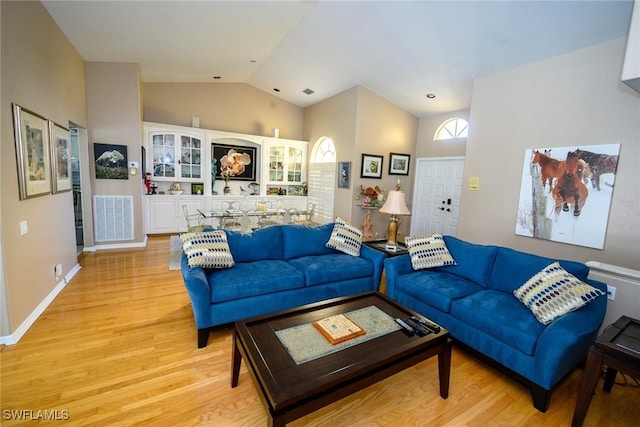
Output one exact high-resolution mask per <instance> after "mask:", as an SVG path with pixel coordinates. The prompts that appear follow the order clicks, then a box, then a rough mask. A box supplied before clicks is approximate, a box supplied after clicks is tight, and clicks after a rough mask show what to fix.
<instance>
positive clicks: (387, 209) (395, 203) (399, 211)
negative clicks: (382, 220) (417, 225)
mask: <svg viewBox="0 0 640 427" xmlns="http://www.w3.org/2000/svg"><path fill="white" fill-rule="evenodd" d="M380 212H382V213H386V214H389V215H391V218H389V228H388V229H387V245H386V250H388V251H395V250H397V248H398V242H397V241H396V236H397V234H398V216H399V215H411V212H409V208H408V207H407V202H405V200H404V193H403V192H402V191H398V190H396V191H394V190H391V191H389V194H388V195H387V200H386V201H385V202H384V206H382V208H380Z"/></svg>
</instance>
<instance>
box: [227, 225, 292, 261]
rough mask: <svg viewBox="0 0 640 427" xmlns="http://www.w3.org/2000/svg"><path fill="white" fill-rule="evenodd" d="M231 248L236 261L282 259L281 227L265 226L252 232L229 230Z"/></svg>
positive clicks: (228, 238) (228, 236) (228, 237)
mask: <svg viewBox="0 0 640 427" xmlns="http://www.w3.org/2000/svg"><path fill="white" fill-rule="evenodd" d="M226 233H227V240H228V241H229V248H231V253H232V254H233V259H234V260H235V261H236V262H252V261H262V260H267V259H280V260H281V259H282V246H283V245H282V242H283V238H282V231H281V227H265V228H260V229H258V230H254V231H253V232H252V233H242V232H240V231H227V232H226Z"/></svg>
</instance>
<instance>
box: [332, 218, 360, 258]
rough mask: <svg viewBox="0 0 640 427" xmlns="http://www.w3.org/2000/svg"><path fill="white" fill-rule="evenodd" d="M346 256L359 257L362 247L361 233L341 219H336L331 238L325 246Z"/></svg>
mask: <svg viewBox="0 0 640 427" xmlns="http://www.w3.org/2000/svg"><path fill="white" fill-rule="evenodd" d="M325 246H326V247H327V248H331V249H336V250H338V251H341V252H344V253H346V254H348V255H353V256H360V248H361V246H362V231H361V230H360V229H358V228H356V227H354V226H352V225H351V224H348V223H347V222H345V221H344V220H343V219H341V218H336V222H335V224H334V225H333V231H332V232H331V237H329V241H328V242H327V243H326V245H325Z"/></svg>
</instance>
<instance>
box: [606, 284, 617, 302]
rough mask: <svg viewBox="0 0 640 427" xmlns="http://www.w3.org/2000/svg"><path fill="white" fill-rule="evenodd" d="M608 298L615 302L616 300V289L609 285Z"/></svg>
mask: <svg viewBox="0 0 640 427" xmlns="http://www.w3.org/2000/svg"><path fill="white" fill-rule="evenodd" d="M607 298H608V299H610V300H611V301H613V300H614V299H616V288H614V287H613V286H609V285H607Z"/></svg>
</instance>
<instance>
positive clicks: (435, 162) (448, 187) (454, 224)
mask: <svg viewBox="0 0 640 427" xmlns="http://www.w3.org/2000/svg"><path fill="white" fill-rule="evenodd" d="M416 167H417V169H416V178H415V182H414V185H413V188H414V190H413V206H412V209H413V212H412V216H411V233H410V235H413V236H416V235H424V234H433V233H442V234H448V235H450V236H455V235H456V234H457V232H458V218H459V212H460V197H461V195H462V174H463V172H464V157H438V158H422V159H418V162H417V166H416Z"/></svg>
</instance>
